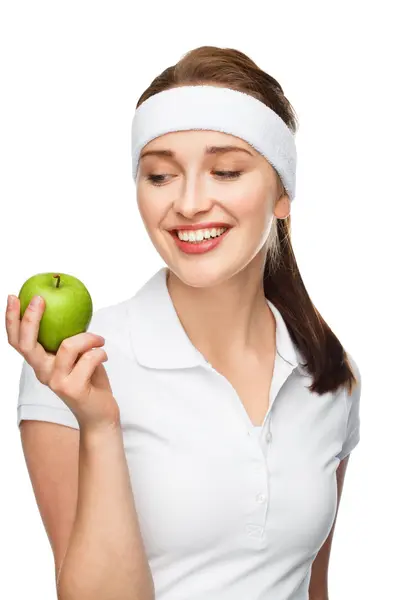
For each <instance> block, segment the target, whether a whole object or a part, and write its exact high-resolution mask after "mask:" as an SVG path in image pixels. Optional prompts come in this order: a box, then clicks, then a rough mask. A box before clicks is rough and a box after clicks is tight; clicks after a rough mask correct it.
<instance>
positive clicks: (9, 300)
mask: <svg viewBox="0 0 400 600" xmlns="http://www.w3.org/2000/svg"><path fill="white" fill-rule="evenodd" d="M13 304H14V298H13V296H11V295H9V296H7V308H12V307H13Z"/></svg>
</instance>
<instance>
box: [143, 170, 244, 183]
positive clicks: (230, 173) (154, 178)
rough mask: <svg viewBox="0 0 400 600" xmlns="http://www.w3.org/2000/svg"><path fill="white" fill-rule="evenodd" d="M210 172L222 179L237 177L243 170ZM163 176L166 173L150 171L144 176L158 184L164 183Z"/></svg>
mask: <svg viewBox="0 0 400 600" xmlns="http://www.w3.org/2000/svg"><path fill="white" fill-rule="evenodd" d="M212 173H213V174H215V175H218V177H222V179H238V178H239V177H240V176H241V174H242V173H243V171H212ZM164 177H166V175H155V174H154V173H150V174H149V175H147V176H146V179H147V180H148V181H150V182H151V183H152V184H153V185H156V186H157V185H158V186H159V185H162V184H163V183H164V181H165V179H164Z"/></svg>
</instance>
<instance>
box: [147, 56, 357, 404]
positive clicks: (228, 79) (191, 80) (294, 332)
mask: <svg viewBox="0 0 400 600" xmlns="http://www.w3.org/2000/svg"><path fill="white" fill-rule="evenodd" d="M183 85H218V86H221V85H222V86H224V87H228V88H231V89H233V90H238V91H241V92H244V93H246V94H249V95H251V96H254V97H255V98H257V99H258V100H260V101H261V102H263V103H264V104H266V105H267V106H269V107H270V108H272V110H274V111H275V112H276V113H277V114H278V115H279V116H280V117H281V118H282V119H283V121H284V122H285V123H286V125H287V126H288V127H289V129H290V130H291V131H292V133H295V132H296V130H297V126H298V125H297V118H296V116H295V111H294V109H293V107H292V105H291V104H290V102H289V100H288V99H287V98H286V96H285V95H284V93H283V89H282V87H281V85H280V84H279V83H278V81H277V80H276V79H274V78H273V77H272V76H271V75H268V73H266V72H265V71H263V70H261V69H260V68H259V67H258V66H257V65H256V63H255V62H253V61H252V60H251V59H250V58H249V57H248V56H247V55H246V54H244V53H243V52H240V51H239V50H235V49H232V48H218V47H216V46H201V47H199V48H195V49H194V50H191V51H189V52H187V53H186V54H185V55H184V56H183V57H182V58H181V60H180V61H179V62H178V63H177V64H176V65H173V66H171V67H168V68H167V69H165V70H164V71H163V72H162V73H161V74H160V75H158V76H157V77H156V78H155V79H154V80H153V81H152V82H151V84H150V85H149V87H148V88H147V89H146V90H145V91H144V92H143V94H142V95H141V96H140V98H139V100H138V102H137V106H136V107H139V106H140V105H141V104H142V103H143V102H144V101H145V100H147V99H148V98H150V97H151V96H153V95H154V94H157V93H159V92H162V91H164V90H167V89H170V88H173V87H179V86H183ZM278 177H279V175H278ZM279 181H280V184H281V189H282V191H284V187H283V183H282V181H281V180H280V178H279ZM271 236H272V242H271V243H270V246H269V248H268V254H267V259H266V263H265V270H264V293H265V296H266V298H268V299H269V300H270V301H271V302H272V303H273V304H274V305H275V306H276V307H277V308H278V310H279V311H280V313H281V314H282V317H283V319H284V321H285V323H286V326H287V328H288V331H289V334H290V336H291V338H292V340H293V342H294V344H295V345H296V347H297V348H298V350H299V351H300V353H301V355H302V357H303V358H304V359H305V361H306V362H305V363H304V364H303V367H304V368H306V369H307V371H308V373H309V374H310V375H311V376H312V378H313V381H312V384H311V385H310V386H309V389H310V390H311V391H312V392H316V393H318V394H324V393H326V392H329V391H336V390H337V389H338V388H339V387H340V386H342V385H345V386H346V387H347V388H348V391H349V393H351V392H352V386H353V384H354V383H356V377H355V373H354V372H353V371H352V367H351V363H350V359H349V357H348V355H347V354H346V352H345V350H344V348H343V346H342V344H341V343H340V342H339V340H338V338H337V337H336V336H335V334H334V333H333V332H332V330H331V329H330V328H329V326H328V325H327V323H326V322H325V321H324V319H323V318H322V316H321V315H320V313H319V312H318V310H317V309H316V308H315V306H314V304H313V303H312V301H311V299H310V296H309V295H308V293H307V290H306V288H305V286H304V283H303V280H302V278H301V275H300V272H299V268H298V266H297V262H296V259H295V256H294V252H293V247H292V243H291V217H290V215H289V216H288V217H286V218H285V219H277V218H274V225H273V228H272V230H271Z"/></svg>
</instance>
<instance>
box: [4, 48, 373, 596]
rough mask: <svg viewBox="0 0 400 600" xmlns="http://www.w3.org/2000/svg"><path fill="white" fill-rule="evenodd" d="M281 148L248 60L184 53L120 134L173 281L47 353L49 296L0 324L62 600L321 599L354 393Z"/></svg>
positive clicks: (285, 120)
mask: <svg viewBox="0 0 400 600" xmlns="http://www.w3.org/2000/svg"><path fill="white" fill-rule="evenodd" d="M295 131H296V119H295V116H294V111H293V109H292V107H291V105H290V103H289V101H288V100H287V98H286V97H285V95H284V93H283V90H282V88H281V86H280V85H279V83H278V82H277V81H276V80H275V79H274V78H273V77H271V76H270V75H268V74H267V73H265V72H263V71H262V70H261V69H259V68H258V66H257V65H256V64H255V63H254V62H253V61H252V60H251V59H250V58H248V57H247V56H246V55H245V54H243V53H242V52H239V51H237V50H233V49H221V48H216V47H208V46H206V47H201V48H197V49H195V50H192V51H191V52H189V53H188V54H186V55H185V56H184V57H183V58H182V59H181V60H180V61H179V62H178V63H177V64H176V65H174V66H173V67H169V68H168V69H166V70H165V71H164V72H163V73H161V74H160V75H159V76H158V77H156V79H155V80H154V81H153V82H152V84H151V85H150V87H149V88H148V89H147V90H146V91H145V92H144V93H143V94H142V96H141V97H140V99H139V102H138V105H137V108H136V113H135V117H134V121H133V126H132V160H133V175H134V178H135V181H136V187H137V200H138V206H139V210H140V214H141V216H142V218H143V222H144V226H145V228H146V230H147V233H148V235H149V236H150V238H151V240H152V242H153V244H154V246H155V248H156V249H157V251H158V252H159V254H160V256H161V258H162V259H163V261H164V262H165V263H166V266H165V267H163V268H161V269H160V270H159V271H158V272H157V273H155V274H153V275H152V276H151V277H150V278H149V280H148V281H147V282H146V283H145V285H144V286H143V287H142V288H141V289H140V290H139V291H138V292H137V293H136V294H135V295H134V296H133V297H132V298H129V299H127V300H124V301H122V302H120V303H118V304H116V305H113V306H109V307H106V308H102V309H100V310H98V311H96V312H95V314H94V315H93V319H92V322H91V326H90V329H91V332H93V333H91V332H90V333H89V332H86V333H84V334H80V335H77V336H74V337H71V338H68V339H66V340H65V341H64V342H63V343H62V344H61V346H60V348H59V350H58V352H57V354H56V355H55V356H54V355H53V356H52V355H49V354H47V353H46V352H45V351H44V349H43V348H42V347H41V345H40V344H38V343H37V339H36V338H37V332H38V327H39V324H40V319H41V316H42V314H43V311H44V309H45V298H44V299H42V301H41V303H40V304H39V306H37V307H30V308H29V309H27V310H26V312H25V314H24V315H23V317H22V319H21V318H20V314H19V303H18V299H15V301H14V306H13V307H10V308H9V309H8V311H7V331H8V336H9V342H10V344H11V345H12V346H13V347H14V348H16V349H17V350H18V351H19V352H20V353H21V354H22V356H23V357H24V359H25V360H24V363H23V368H22V374H21V384H20V395H19V402H18V424H19V425H20V427H21V435H22V443H23V448H24V453H25V457H26V461H27V466H28V469H29V474H30V477H31V480H32V485H33V488H34V491H35V495H36V499H37V502H38V506H39V509H40V512H41V515H42V519H43V522H44V525H45V528H46V531H47V533H48V536H49V539H50V542H51V545H52V549H53V552H54V557H55V566H56V573H57V581H58V592H59V597H60V598H61V599H62V600H63V599H68V600H75V599H77V600H78V598H79V600H85V599H92V598H96V600H102V599H104V600H105V599H106V598H107V599H109V598H114V599H115V600H125V599H129V600H133V599H137V600H147V599H150V598H155V599H156V600H178V598H182V599H185V600H216V599H218V600H243V599H246V600H247V599H248V600H263V599H265V600H267V599H269V598H273V600H307V599H309V600H324V599H325V600H326V599H327V598H328V585H327V580H328V576H327V573H328V561H329V554H330V548H331V543H332V535H333V531H334V526H335V521H336V515H337V509H338V506H339V500H340V495H341V492H342V486H343V480H344V475H345V471H346V466H347V462H348V459H349V454H350V452H351V451H352V449H353V448H354V447H355V446H356V444H357V443H358V441H359V426H360V417H359V402H360V391H361V383H360V373H359V369H358V367H357V365H356V363H355V361H354V359H353V358H352V357H351V356H350V355H349V354H348V353H347V352H346V351H345V350H344V348H343V346H342V345H341V343H340V342H339V340H338V339H337V337H336V336H335V335H334V333H333V332H332V331H331V329H330V328H329V326H328V325H327V324H326V322H325V321H324V319H323V318H322V317H321V315H320V313H319V312H318V310H317V309H316V308H315V306H314V305H313V303H312V301H311V299H310V297H309V295H308V293H307V291H306V289H305V287H304V284H303V281H302V279H301V276H300V273H299V270H298V267H297V263H296V259H295V256H294V253H293V249H292V245H291V238H290V209H291V203H292V201H293V200H294V197H295V175H296V148H295V143H294V134H295ZM96 334H97V335H96ZM100 336H103V337H102V338H101V337H100ZM93 348H94V350H93ZM105 361H107V362H106V364H105V365H103V364H102V363H103V362H105Z"/></svg>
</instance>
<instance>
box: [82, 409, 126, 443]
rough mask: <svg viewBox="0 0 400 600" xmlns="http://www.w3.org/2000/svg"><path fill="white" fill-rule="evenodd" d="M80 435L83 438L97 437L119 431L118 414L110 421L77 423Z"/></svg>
mask: <svg viewBox="0 0 400 600" xmlns="http://www.w3.org/2000/svg"><path fill="white" fill-rule="evenodd" d="M79 431H80V436H81V437H82V438H85V439H93V440H95V439H98V438H103V437H107V436H109V435H113V434H115V433H120V432H121V421H120V418H119V415H116V417H115V418H114V419H113V420H110V421H97V422H94V423H79Z"/></svg>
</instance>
